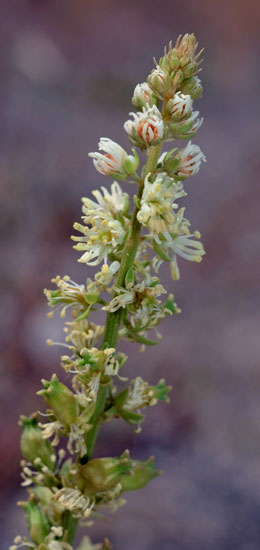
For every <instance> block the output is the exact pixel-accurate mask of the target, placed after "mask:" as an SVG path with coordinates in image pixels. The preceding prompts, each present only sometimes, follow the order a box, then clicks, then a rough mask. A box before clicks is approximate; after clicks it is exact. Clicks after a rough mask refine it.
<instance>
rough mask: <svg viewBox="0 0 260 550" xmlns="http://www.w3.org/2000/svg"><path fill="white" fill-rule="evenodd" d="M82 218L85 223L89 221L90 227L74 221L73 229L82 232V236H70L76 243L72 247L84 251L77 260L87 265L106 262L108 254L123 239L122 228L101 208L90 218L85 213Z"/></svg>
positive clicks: (123, 231)
mask: <svg viewBox="0 0 260 550" xmlns="http://www.w3.org/2000/svg"><path fill="white" fill-rule="evenodd" d="M83 220H84V222H85V223H86V224H90V223H91V225H92V227H91V228H90V229H89V228H88V227H87V225H85V226H84V225H81V224H80V223H74V225H73V227H74V229H76V230H77V231H79V232H80V233H83V237H75V236H74V235H73V236H72V237H71V238H72V240H73V241H77V243H78V244H76V245H75V246H74V247H73V248H75V250H79V251H85V252H84V254H83V255H82V256H81V257H80V258H79V260H78V261H79V262H80V263H85V264H88V265H98V264H99V263H100V262H102V261H104V262H105V263H107V256H108V254H109V253H110V252H112V251H114V250H115V249H116V248H117V247H118V246H119V245H120V244H122V243H123V241H124V237H125V230H124V228H123V227H122V225H121V223H120V222H119V221H118V220H114V219H113V218H111V216H110V215H109V214H108V213H107V212H104V211H102V210H100V211H99V210H97V212H96V214H95V215H93V217H92V218H91V219H90V216H89V215H87V216H86V217H83Z"/></svg>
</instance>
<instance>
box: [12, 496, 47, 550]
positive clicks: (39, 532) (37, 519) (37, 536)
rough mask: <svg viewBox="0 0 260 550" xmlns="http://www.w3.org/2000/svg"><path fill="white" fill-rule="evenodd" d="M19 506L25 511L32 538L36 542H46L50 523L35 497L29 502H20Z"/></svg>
mask: <svg viewBox="0 0 260 550" xmlns="http://www.w3.org/2000/svg"><path fill="white" fill-rule="evenodd" d="M18 506H20V507H21V508H23V510H24V511H25V515H26V521H27V527H28V531H29V533H30V537H31V539H32V540H33V542H35V543H36V544H41V543H42V542H44V539H45V537H46V536H47V535H48V532H49V525H48V521H47V519H46V517H45V516H44V514H43V513H42V511H41V509H40V508H39V507H38V506H37V504H35V502H34V500H33V499H32V500H28V501H27V502H18Z"/></svg>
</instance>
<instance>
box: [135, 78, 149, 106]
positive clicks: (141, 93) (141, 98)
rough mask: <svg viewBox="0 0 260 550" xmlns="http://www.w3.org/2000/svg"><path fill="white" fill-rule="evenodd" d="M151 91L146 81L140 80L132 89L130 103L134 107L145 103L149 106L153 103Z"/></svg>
mask: <svg viewBox="0 0 260 550" xmlns="http://www.w3.org/2000/svg"><path fill="white" fill-rule="evenodd" d="M153 98H154V95H153V91H152V89H151V88H150V86H149V84H147V82H142V83H141V84H137V86H136V87H135V89H134V93H133V97H132V103H133V105H134V106H135V107H137V108H139V107H145V106H146V105H148V106H150V105H151V104H152V103H153Z"/></svg>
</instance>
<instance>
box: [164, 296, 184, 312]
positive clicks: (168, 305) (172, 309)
mask: <svg viewBox="0 0 260 550" xmlns="http://www.w3.org/2000/svg"><path fill="white" fill-rule="evenodd" d="M163 307H164V309H168V310H169V311H170V312H171V313H179V311H180V310H179V308H178V306H177V304H176V303H175V302H174V296H173V295H170V296H169V298H168V300H166V302H165V303H164V304H163Z"/></svg>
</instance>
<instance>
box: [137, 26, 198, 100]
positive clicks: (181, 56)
mask: <svg viewBox="0 0 260 550" xmlns="http://www.w3.org/2000/svg"><path fill="white" fill-rule="evenodd" d="M197 46H198V44H197V41H196V38H195V36H194V34H185V35H184V36H183V37H182V36H181V35H180V36H179V38H178V39H177V41H176V44H175V46H174V48H173V47H172V43H171V42H170V44H169V48H168V51H167V49H166V48H165V50H164V56H163V57H162V58H161V59H160V61H159V63H157V62H155V65H156V67H155V69H153V71H152V72H151V74H150V75H149V76H148V79H147V82H148V84H149V86H150V87H151V89H152V90H153V92H154V93H155V95H157V97H158V98H160V99H162V98H163V97H167V98H168V97H171V96H172V95H173V94H174V92H175V91H182V92H183V93H190V95H191V96H192V99H195V98H197V97H199V96H200V94H201V86H200V84H199V83H198V82H196V81H195V80H194V78H195V75H196V73H197V72H198V71H199V65H200V63H201V61H199V57H200V55H201V53H202V51H203V50H201V51H200V52H198V53H197V54H196V50H197ZM191 80H193V81H192V82H191Z"/></svg>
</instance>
